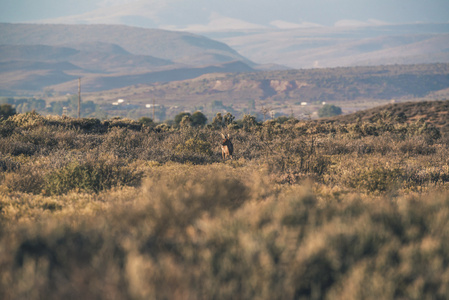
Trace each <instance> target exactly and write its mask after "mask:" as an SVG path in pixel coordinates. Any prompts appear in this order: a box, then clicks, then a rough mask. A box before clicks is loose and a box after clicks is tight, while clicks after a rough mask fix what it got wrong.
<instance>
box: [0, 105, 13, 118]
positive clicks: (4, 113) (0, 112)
mask: <svg viewBox="0 0 449 300" xmlns="http://www.w3.org/2000/svg"><path fill="white" fill-rule="evenodd" d="M15 114H16V109H15V108H13V107H12V105H11V104H0V119H2V118H4V119H7V118H8V117H10V116H13V115H15Z"/></svg>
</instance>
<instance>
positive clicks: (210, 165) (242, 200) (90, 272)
mask: <svg viewBox="0 0 449 300" xmlns="http://www.w3.org/2000/svg"><path fill="white" fill-rule="evenodd" d="M193 115H194V114H193ZM193 115H184V116H183V117H182V118H181V119H180V122H179V124H180V126H179V127H178V126H170V125H168V124H158V125H156V124H154V123H153V122H152V121H151V122H150V121H149V120H146V119H145V120H139V122H136V121H133V120H129V119H121V118H116V119H109V120H104V121H100V120H97V119H80V120H79V119H72V118H69V117H54V116H52V117H51V116H41V115H39V114H37V113H29V114H17V115H14V116H10V117H9V118H7V119H4V120H0V298H2V299H62V298H68V299H98V298H100V299H254V298H257V299H360V298H378V299H398V298H403V299H445V298H446V297H447V295H448V294H449V289H448V287H449V277H448V276H447V274H448V273H449V260H448V257H449V232H448V230H447V228H448V226H449V217H448V216H449V189H448V187H449V136H448V133H447V132H446V131H444V130H442V129H443V128H445V126H444V125H443V124H436V123H429V122H426V121H425V120H423V119H419V120H416V119H413V118H408V117H404V116H403V115H401V116H400V117H398V114H396V113H388V112H386V111H383V112H382V111H380V112H379V113H378V114H376V119H372V120H366V119H364V118H360V119H356V120H355V121H353V122H348V121H343V120H347V119H344V118H345V117H340V118H341V119H332V120H330V119H329V120H327V119H324V120H321V121H316V122H312V121H307V122H304V121H298V120H296V119H294V118H285V119H284V118H283V119H279V120H269V121H266V122H264V123H260V122H258V121H257V120H256V118H254V117H253V116H251V115H246V116H244V117H243V118H242V119H240V120H234V118H233V116H232V115H230V114H229V115H225V116H223V115H221V114H217V115H216V117H215V118H214V119H213V120H212V123H211V124H209V125H207V126H197V127H195V126H188V124H184V125H186V126H184V125H183V120H184V119H185V118H186V117H188V118H192V116H193ZM373 116H374V115H373ZM338 120H340V121H338ZM185 122H187V121H185ZM148 124H150V125H151V126H148ZM153 125H155V126H153ZM222 132H230V133H231V135H232V138H233V140H232V142H233V144H234V159H233V160H232V161H231V160H229V161H226V162H222V160H221V149H220V142H221V135H220V134H221V133H222Z"/></svg>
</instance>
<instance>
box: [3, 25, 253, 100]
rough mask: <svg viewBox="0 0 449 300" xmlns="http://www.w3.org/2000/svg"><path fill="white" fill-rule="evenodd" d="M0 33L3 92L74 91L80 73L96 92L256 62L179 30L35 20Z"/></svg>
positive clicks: (243, 68) (244, 67)
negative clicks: (55, 87)
mask: <svg viewBox="0 0 449 300" xmlns="http://www.w3.org/2000/svg"><path fill="white" fill-rule="evenodd" d="M0 32H1V34H0V91H1V92H2V93H3V94H7V95H13V94H14V93H16V92H18V93H23V92H25V93H27V91H28V92H29V93H33V92H36V91H39V90H42V89H44V88H46V87H48V86H53V85H59V84H62V85H61V86H64V87H66V88H67V89H68V91H72V88H73V87H72V86H73V85H76V84H74V83H68V84H66V85H64V83H65V82H68V81H72V80H74V79H77V78H78V77H83V78H85V80H83V81H85V82H86V83H89V82H90V83H92V84H90V85H89V84H87V85H86V86H85V87H84V88H85V90H87V91H98V90H102V89H113V88H120V87H123V86H126V85H134V84H140V83H152V82H157V81H162V82H165V81H172V80H180V79H188V78H192V76H195V74H197V75H196V76H200V75H202V74H205V73H208V72H215V71H219V72H242V71H254V69H253V68H252V67H251V66H256V65H255V64H254V63H252V62H251V61H249V60H248V59H246V58H244V57H243V56H241V55H239V54H238V53H237V52H236V51H234V50H233V49H231V48H230V47H228V46H227V45H225V44H223V43H220V42H216V41H213V40H211V39H209V38H205V37H202V36H198V35H194V34H189V33H182V32H171V31H166V30H151V29H143V28H134V27H129V26H115V25H34V24H33V25H29V24H0ZM53 75H54V76H55V77H54V78H53V77H52V76H53ZM63 92H66V91H65V90H64V91H63Z"/></svg>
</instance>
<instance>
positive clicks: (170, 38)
mask: <svg viewBox="0 0 449 300" xmlns="http://www.w3.org/2000/svg"><path fill="white" fill-rule="evenodd" d="M0 32H1V33H2V34H1V35H0V45H49V46H69V47H72V48H73V46H75V47H76V45H80V44H81V45H83V44H84V45H86V44H92V43H93V44H96V43H104V44H113V45H118V46H120V47H121V48H123V49H124V50H126V51H128V52H129V53H132V54H134V55H149V56H154V57H157V58H162V59H167V60H172V61H175V62H178V63H184V64H187V65H199V64H201V65H208V64H216V63H223V62H229V61H235V60H241V61H244V62H246V63H248V64H251V62H250V61H249V60H248V59H246V58H244V57H243V56H241V55H239V54H238V53H237V52H236V51H235V50H233V49H232V48H230V47H229V46H227V45H226V44H224V43H221V42H217V41H214V40H211V39H209V38H206V37H203V36H199V35H195V34H191V33H186V32H175V31H167V30H160V29H145V28H138V27H129V26H124V25H50V24H4V23H3V24H1V23H0ZM89 49H91V47H89ZM84 50H86V49H84Z"/></svg>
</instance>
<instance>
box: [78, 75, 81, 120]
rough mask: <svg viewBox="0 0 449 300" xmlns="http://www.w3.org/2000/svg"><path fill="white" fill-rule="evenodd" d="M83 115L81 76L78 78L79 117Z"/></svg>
mask: <svg viewBox="0 0 449 300" xmlns="http://www.w3.org/2000/svg"><path fill="white" fill-rule="evenodd" d="M80 117H81V77H79V78H78V119H79V118H80Z"/></svg>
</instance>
